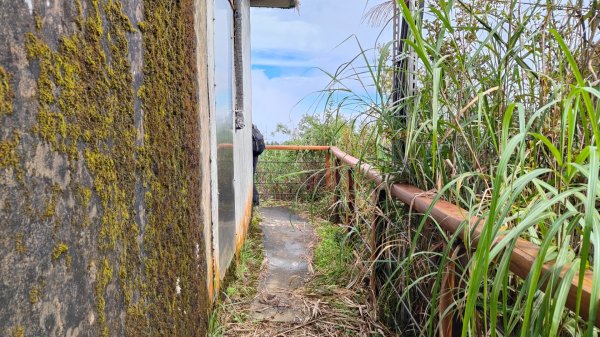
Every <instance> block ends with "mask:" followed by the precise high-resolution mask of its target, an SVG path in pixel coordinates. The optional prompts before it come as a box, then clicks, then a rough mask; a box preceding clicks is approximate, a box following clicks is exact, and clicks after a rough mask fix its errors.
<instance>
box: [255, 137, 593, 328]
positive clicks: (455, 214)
mask: <svg viewBox="0 0 600 337" xmlns="http://www.w3.org/2000/svg"><path fill="white" fill-rule="evenodd" d="M267 149H269V150H316V151H326V150H330V153H331V154H332V155H333V156H334V157H335V158H336V159H337V160H336V162H338V163H340V164H345V165H347V166H349V167H351V168H353V169H355V170H357V171H359V172H361V173H362V174H364V175H365V176H366V177H368V178H369V179H370V180H371V181H373V182H374V183H376V184H383V183H384V182H385V177H384V176H382V175H381V174H380V173H379V172H378V171H377V170H376V169H374V168H373V166H372V165H369V164H367V163H364V162H362V161H360V160H359V159H357V158H355V157H353V156H351V155H349V154H347V153H345V152H344V151H342V150H340V149H339V148H337V147H335V146H332V147H329V146H301V145H291V146H290V145H268V146H267ZM326 161H327V166H326V170H327V177H328V178H327V181H328V184H327V186H330V183H329V182H330V180H331V178H330V173H329V170H330V165H329V162H330V159H329V156H327V160H326ZM336 169H337V168H336ZM336 182H339V180H337V179H336ZM334 187H335V186H334ZM389 190H390V194H391V196H393V197H394V198H395V199H397V200H400V201H402V202H403V203H405V204H407V205H410V206H411V208H412V209H413V210H415V211H416V212H419V213H427V211H429V216H430V217H431V218H433V219H434V220H436V221H437V223H438V224H439V225H440V226H441V227H442V228H443V229H444V230H446V231H448V232H450V233H453V234H454V233H456V232H458V231H459V229H460V226H461V224H463V223H466V222H468V223H469V224H470V226H469V227H466V228H465V230H463V231H461V232H460V233H458V235H459V236H460V238H461V239H462V240H463V241H465V240H470V243H471V247H475V246H476V245H477V243H478V240H479V236H480V235H481V232H482V226H483V225H482V224H483V223H484V221H483V220H484V219H481V218H478V217H475V216H470V215H469V212H467V211H466V210H464V209H462V208H460V207H458V206H457V205H454V204H452V203H450V202H448V201H445V200H438V201H437V202H435V203H434V199H433V198H432V197H430V196H429V194H428V193H426V192H425V191H423V190H421V189H419V188H417V187H415V186H412V185H409V184H402V183H395V184H392V185H390V186H389ZM432 203H434V204H433V205H432ZM430 208H431V209H430ZM467 231H469V232H467ZM539 250H540V247H539V246H537V245H536V244H534V243H531V242H529V241H527V240H524V239H517V242H516V244H515V248H514V249H513V251H512V254H511V261H510V271H511V272H513V273H514V274H515V275H517V276H519V277H521V278H523V279H525V278H527V276H528V275H529V273H530V271H531V269H532V268H533V265H534V263H535V259H536V257H537V255H538V253H539ZM553 269H554V264H553V263H552V262H548V263H545V264H544V265H543V268H542V270H543V273H549V272H551V271H552V270H553ZM566 269H567V268H563V272H562V273H561V276H560V277H561V280H562V277H564V274H565V271H566ZM592 279H593V274H592V272H591V271H589V270H588V271H586V272H585V275H584V279H583V284H582V289H581V291H582V294H581V302H580V308H579V315H580V317H581V318H583V319H585V320H587V319H588V318H589V308H590V303H591V301H592ZM578 289H579V275H578V274H576V275H575V276H574V277H573V280H572V281H571V286H570V289H569V294H568V297H567V301H566V306H567V307H568V308H569V309H571V310H572V311H573V312H575V311H576V309H577V293H578ZM598 300H599V299H596V301H598ZM595 322H596V326H597V327H600V312H599V313H598V315H597V316H596V320H595Z"/></svg>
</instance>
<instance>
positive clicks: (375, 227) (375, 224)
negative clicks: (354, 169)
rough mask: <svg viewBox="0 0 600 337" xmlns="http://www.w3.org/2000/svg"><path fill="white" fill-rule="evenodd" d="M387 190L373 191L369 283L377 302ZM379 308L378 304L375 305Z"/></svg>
mask: <svg viewBox="0 0 600 337" xmlns="http://www.w3.org/2000/svg"><path fill="white" fill-rule="evenodd" d="M386 197H387V195H386V191H385V189H384V188H381V187H380V188H378V189H377V190H376V191H375V193H373V204H374V205H375V207H376V208H375V210H374V212H373V220H372V222H371V236H370V240H369V244H370V246H371V277H370V278H369V285H370V287H371V295H372V296H373V298H372V300H373V303H375V302H376V299H377V293H378V289H377V283H378V282H377V273H378V271H379V268H380V267H379V264H378V263H377V260H378V259H379V253H380V246H381V238H380V237H379V236H380V229H381V228H382V227H383V225H384V223H385V218H384V217H383V216H382V215H383V212H384V211H385V210H384V209H385V202H386ZM375 308H377V306H375Z"/></svg>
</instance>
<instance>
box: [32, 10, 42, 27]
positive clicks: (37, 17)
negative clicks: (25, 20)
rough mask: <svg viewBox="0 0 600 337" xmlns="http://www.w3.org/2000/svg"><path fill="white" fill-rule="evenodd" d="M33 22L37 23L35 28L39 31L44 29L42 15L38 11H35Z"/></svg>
mask: <svg viewBox="0 0 600 337" xmlns="http://www.w3.org/2000/svg"><path fill="white" fill-rule="evenodd" d="M33 22H34V23H35V29H36V30H38V31H39V30H41V29H42V23H43V21H42V17H41V16H40V15H39V14H38V13H35V14H34V15H33Z"/></svg>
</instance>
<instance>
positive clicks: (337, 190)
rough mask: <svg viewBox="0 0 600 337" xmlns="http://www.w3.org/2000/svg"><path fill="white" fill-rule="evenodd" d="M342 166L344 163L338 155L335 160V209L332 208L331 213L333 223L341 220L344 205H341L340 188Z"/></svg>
mask: <svg viewBox="0 0 600 337" xmlns="http://www.w3.org/2000/svg"><path fill="white" fill-rule="evenodd" d="M341 166H342V163H341V162H340V160H339V159H338V158H337V157H336V158H335V159H334V160H333V210H332V214H331V222H333V223H340V222H341V217H340V211H341V209H342V207H341V197H340V188H339V187H340V186H339V185H340V181H341V175H340V169H341Z"/></svg>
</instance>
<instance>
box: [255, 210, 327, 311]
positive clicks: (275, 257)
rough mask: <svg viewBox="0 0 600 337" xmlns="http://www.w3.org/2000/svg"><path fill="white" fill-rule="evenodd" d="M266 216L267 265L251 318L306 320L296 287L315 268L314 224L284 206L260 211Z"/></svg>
mask: <svg viewBox="0 0 600 337" xmlns="http://www.w3.org/2000/svg"><path fill="white" fill-rule="evenodd" d="M259 212H260V214H261V217H262V218H263V220H262V222H261V224H260V227H261V229H262V233H263V245H264V253H265V260H266V261H265V262H266V263H265V267H266V268H265V267H263V270H262V271H261V275H260V282H259V287H258V292H257V296H256V297H255V298H254V301H253V303H252V306H251V311H252V318H253V319H255V320H267V321H273V322H289V323H292V322H304V321H305V320H307V319H308V318H309V314H308V311H307V310H306V308H305V305H304V302H303V301H302V299H301V297H298V296H294V290H295V289H297V288H299V287H301V286H303V285H304V284H305V282H306V280H307V278H308V277H309V276H310V273H311V270H312V268H311V267H310V263H311V261H312V253H313V246H314V243H315V241H316V235H315V231H314V228H313V226H312V225H311V224H310V223H309V222H308V221H307V220H306V219H303V218H301V217H299V216H298V215H296V214H295V213H293V212H292V211H291V210H290V209H288V208H285V207H265V208H261V209H260V210H259Z"/></svg>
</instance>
